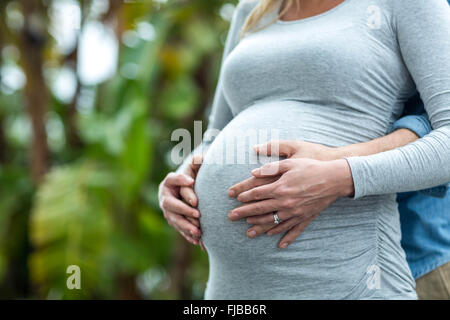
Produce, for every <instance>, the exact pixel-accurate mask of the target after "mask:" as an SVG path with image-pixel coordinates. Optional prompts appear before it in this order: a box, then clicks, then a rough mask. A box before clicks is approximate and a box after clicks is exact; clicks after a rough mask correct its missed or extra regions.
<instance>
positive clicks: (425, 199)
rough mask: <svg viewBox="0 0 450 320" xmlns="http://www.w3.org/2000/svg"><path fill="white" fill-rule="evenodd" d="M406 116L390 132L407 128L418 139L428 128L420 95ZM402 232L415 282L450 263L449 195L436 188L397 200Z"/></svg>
mask: <svg viewBox="0 0 450 320" xmlns="http://www.w3.org/2000/svg"><path fill="white" fill-rule="evenodd" d="M405 110H406V112H405V116H404V117H403V118H401V119H399V120H398V121H397V122H396V123H395V124H394V126H393V130H397V129H400V128H406V129H409V130H411V131H413V132H415V133H416V134H417V135H418V136H419V137H423V136H425V135H427V134H428V133H429V132H430V131H431V130H432V128H431V124H430V121H429V119H428V116H427V114H426V113H425V110H424V106H423V103H422V101H421V100H420V97H419V95H417V96H415V97H414V98H413V99H411V100H410V101H408V103H407V104H406V106H405ZM397 201H398V203H399V211H400V221H401V228H402V246H403V249H404V250H405V252H406V259H407V260H408V264H409V266H410V268H411V272H412V274H413V276H414V278H416V279H417V278H418V277H420V276H422V275H424V274H426V273H428V272H430V271H432V270H433V269H435V268H437V267H439V266H441V265H443V264H445V263H447V262H449V261H450V191H449V188H448V185H447V186H439V187H435V188H432V189H428V190H422V191H417V192H408V193H400V194H399V195H398V196H397Z"/></svg>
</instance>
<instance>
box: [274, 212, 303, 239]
mask: <svg viewBox="0 0 450 320" xmlns="http://www.w3.org/2000/svg"><path fill="white" fill-rule="evenodd" d="M303 220H304V218H303V217H294V218H290V219H287V220H285V221H283V222H281V223H280V224H277V225H272V228H271V229H270V230H268V231H267V235H269V236H272V235H274V234H280V233H283V232H286V231H288V230H291V229H292V228H293V227H295V226H296V225H298V224H299V223H301V222H302V221H303Z"/></svg>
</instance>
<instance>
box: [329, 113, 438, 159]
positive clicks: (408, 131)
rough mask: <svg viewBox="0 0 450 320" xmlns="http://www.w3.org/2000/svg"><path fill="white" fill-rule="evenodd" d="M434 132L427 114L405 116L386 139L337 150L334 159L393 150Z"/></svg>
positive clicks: (396, 123) (382, 138)
mask: <svg viewBox="0 0 450 320" xmlns="http://www.w3.org/2000/svg"><path fill="white" fill-rule="evenodd" d="M432 130H433V129H432V128H431V123H430V120H429V119H428V116H427V114H426V113H423V114H421V115H408V116H404V117H402V118H400V119H399V120H398V121H397V122H395V123H394V125H393V127H392V132H391V133H390V134H388V135H386V136H384V137H381V138H378V139H374V140H371V141H368V142H364V143H358V144H352V145H348V146H345V147H341V148H336V150H335V151H334V152H333V153H334V154H335V155H334V159H342V158H347V157H357V156H369V155H372V154H377V153H381V152H385V151H389V150H393V149H396V148H399V147H403V146H405V145H407V144H409V143H411V142H414V141H416V140H417V139H419V138H423V137H424V136H426V135H427V134H429V133H430V132H431V131H432Z"/></svg>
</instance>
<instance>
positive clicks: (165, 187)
mask: <svg viewBox="0 0 450 320" xmlns="http://www.w3.org/2000/svg"><path fill="white" fill-rule="evenodd" d="M201 164H202V157H201V156H194V157H193V159H192V163H191V164H190V165H189V166H188V167H187V168H186V170H185V172H184V174H177V173H169V174H168V175H167V177H166V178H165V179H164V180H163V181H162V182H161V184H160V186H159V193H158V198H159V203H160V207H161V209H162V211H163V213H164V217H165V218H166V220H167V222H168V223H169V224H170V225H171V226H172V227H174V228H175V229H176V230H177V231H178V232H179V233H180V234H181V235H182V236H183V237H184V238H185V239H186V240H187V241H189V242H190V243H192V244H194V245H201V246H202V248H203V249H204V247H203V244H202V242H201V230H200V222H199V218H200V212H199V211H198V210H197V209H195V207H196V206H197V204H198V199H197V196H196V195H195V192H194V188H193V186H194V182H195V178H196V177H197V173H198V170H199V169H200V166H201ZM187 203H189V204H190V206H189V205H188V204H187Z"/></svg>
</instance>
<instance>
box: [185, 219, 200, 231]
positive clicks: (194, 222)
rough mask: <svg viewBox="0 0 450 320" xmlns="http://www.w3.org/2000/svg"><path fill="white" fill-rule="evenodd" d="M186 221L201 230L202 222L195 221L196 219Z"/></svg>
mask: <svg viewBox="0 0 450 320" xmlns="http://www.w3.org/2000/svg"><path fill="white" fill-rule="evenodd" d="M186 219H187V221H189V222H190V223H192V224H193V225H194V226H196V227H197V228H200V220H199V219H195V218H191V217H186Z"/></svg>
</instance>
